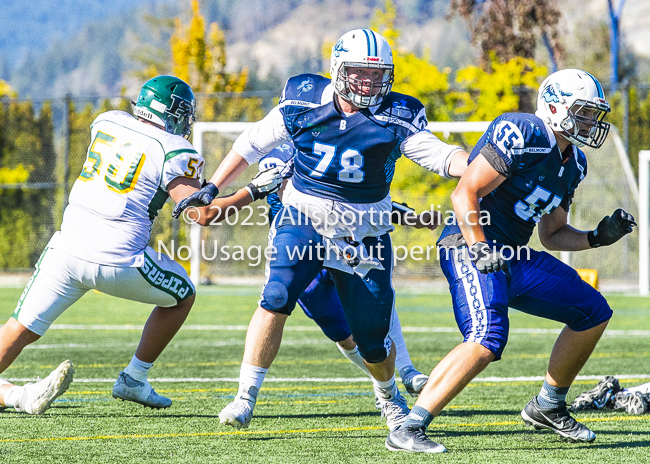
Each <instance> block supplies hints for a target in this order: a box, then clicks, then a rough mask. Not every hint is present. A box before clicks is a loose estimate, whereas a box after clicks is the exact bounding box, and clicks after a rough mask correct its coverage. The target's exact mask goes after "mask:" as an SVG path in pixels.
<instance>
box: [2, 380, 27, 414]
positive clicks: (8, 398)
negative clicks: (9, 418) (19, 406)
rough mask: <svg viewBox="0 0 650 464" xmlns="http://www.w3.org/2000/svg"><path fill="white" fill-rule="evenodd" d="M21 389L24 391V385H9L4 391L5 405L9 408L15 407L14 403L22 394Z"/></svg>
mask: <svg viewBox="0 0 650 464" xmlns="http://www.w3.org/2000/svg"><path fill="white" fill-rule="evenodd" d="M23 391H24V387H19V386H18V385H14V386H13V387H10V388H9V389H8V390H7V391H6V392H5V405H7V406H8V407H11V408H15V407H16V403H17V402H18V400H20V397H21V396H23Z"/></svg>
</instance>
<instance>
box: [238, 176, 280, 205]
mask: <svg viewBox="0 0 650 464" xmlns="http://www.w3.org/2000/svg"><path fill="white" fill-rule="evenodd" d="M282 180H283V179H282V174H280V170H279V169H278V168H271V169H267V170H266V171H261V172H258V173H257V175H256V176H255V177H253V180H251V183H250V184H248V185H247V186H246V190H248V193H250V194H251V197H253V201H255V200H259V199H261V198H264V197H266V196H267V195H268V194H270V193H273V192H277V191H278V190H280V187H282Z"/></svg>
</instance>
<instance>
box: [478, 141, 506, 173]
mask: <svg viewBox="0 0 650 464" xmlns="http://www.w3.org/2000/svg"><path fill="white" fill-rule="evenodd" d="M481 154H482V155H483V157H484V158H485V159H486V160H487V162H488V163H490V166H492V167H493V168H494V170H495V171H496V172H498V173H499V174H501V175H502V176H504V177H512V174H513V171H514V170H513V169H512V165H509V164H508V163H506V161H505V160H504V159H503V158H502V157H501V155H499V154H498V153H497V152H496V150H495V149H494V147H493V146H492V145H489V144H488V145H485V146H484V147H483V148H481Z"/></svg>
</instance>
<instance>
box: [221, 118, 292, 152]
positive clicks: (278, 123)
mask: <svg viewBox="0 0 650 464" xmlns="http://www.w3.org/2000/svg"><path fill="white" fill-rule="evenodd" d="M287 142H291V136H290V135H289V132H288V131H287V127H286V126H285V124H284V118H283V117H282V112H281V111H280V107H279V106H276V107H275V108H273V109H272V110H271V111H270V112H269V114H267V115H266V117H264V119H262V120H261V121H258V122H256V123H255V124H253V125H252V126H251V127H250V128H248V129H246V130H245V131H244V132H242V134H241V135H240V136H239V137H237V140H235V143H234V144H233V146H232V148H233V150H235V151H236V152H237V153H238V154H239V155H240V156H241V157H242V158H244V159H245V160H246V162H247V163H248V164H249V165H251V164H253V163H256V162H257V161H259V160H260V159H261V158H262V157H263V156H264V155H266V154H267V153H269V152H270V151H271V150H273V149H274V148H275V147H277V146H278V145H281V144H283V143H287Z"/></svg>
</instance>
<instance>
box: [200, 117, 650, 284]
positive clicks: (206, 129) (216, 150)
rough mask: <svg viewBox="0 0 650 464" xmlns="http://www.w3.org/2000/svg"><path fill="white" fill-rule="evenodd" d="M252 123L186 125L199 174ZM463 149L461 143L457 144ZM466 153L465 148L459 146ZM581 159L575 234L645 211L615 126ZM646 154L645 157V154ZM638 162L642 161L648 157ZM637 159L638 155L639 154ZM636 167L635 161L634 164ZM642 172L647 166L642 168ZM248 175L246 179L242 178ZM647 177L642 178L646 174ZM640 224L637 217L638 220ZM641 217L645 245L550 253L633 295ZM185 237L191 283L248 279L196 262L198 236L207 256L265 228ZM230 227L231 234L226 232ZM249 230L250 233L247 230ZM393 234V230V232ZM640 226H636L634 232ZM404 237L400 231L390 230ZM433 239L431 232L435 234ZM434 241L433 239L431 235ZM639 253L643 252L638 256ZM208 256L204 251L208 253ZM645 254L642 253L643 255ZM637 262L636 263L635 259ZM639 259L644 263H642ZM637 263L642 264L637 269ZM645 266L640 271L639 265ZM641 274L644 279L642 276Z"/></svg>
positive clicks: (438, 127) (451, 129) (477, 126)
mask: <svg viewBox="0 0 650 464" xmlns="http://www.w3.org/2000/svg"><path fill="white" fill-rule="evenodd" d="M252 124H253V123H249V122H196V123H194V125H193V127H192V132H193V143H194V147H195V148H196V150H197V151H198V152H199V153H201V154H202V155H203V156H204V158H206V166H205V169H204V174H205V175H206V176H207V177H210V176H211V175H212V173H213V172H214V170H215V169H216V167H217V166H218V164H219V162H220V161H221V160H222V159H223V157H224V156H225V155H226V153H227V152H228V151H229V150H230V148H231V147H232V144H233V142H234V141H235V140H236V138H237V137H238V136H239V134H241V133H242V132H243V131H245V130H246V129H247V128H248V127H250V126H251V125H252ZM489 125H490V122H489V121H454V122H439V121H436V122H430V123H429V125H428V126H427V129H428V130H430V131H431V132H433V133H435V134H437V135H439V136H442V139H443V140H446V139H448V138H449V137H450V135H452V134H458V135H457V136H456V140H465V138H466V136H465V135H461V134H467V133H471V134H470V135H469V136H468V137H471V138H469V140H476V139H477V138H478V136H480V134H482V133H483V132H485V130H487V128H488V126H489ZM463 144H465V145H468V144H467V143H463ZM465 148H466V149H467V150H469V149H471V145H468V146H466V147H465ZM584 151H585V153H586V156H587V164H588V175H587V177H586V178H585V180H584V181H583V182H582V183H581V184H580V187H579V188H578V189H577V191H576V197H575V201H574V203H573V205H572V207H571V211H570V222H571V224H572V225H573V226H574V227H576V228H578V229H581V230H590V229H593V228H594V227H596V225H597V224H598V222H599V221H600V220H601V219H602V217H603V216H606V215H609V214H611V213H612V212H613V211H614V210H615V209H616V208H623V209H625V210H626V211H628V212H630V213H631V214H633V215H634V216H635V217H637V215H639V213H640V212H641V213H643V211H645V214H646V215H647V213H648V208H647V203H646V207H645V208H639V202H640V201H642V199H643V198H645V199H646V201H647V199H648V194H647V187H648V182H647V180H646V181H645V184H643V183H642V182H641V185H642V186H645V188H646V190H644V191H645V192H646V193H645V196H644V194H643V193H641V194H640V192H639V188H638V186H637V183H636V178H635V176H634V173H633V170H632V167H631V165H630V162H629V159H628V156H627V153H626V152H625V149H624V145H623V142H622V140H621V137H620V135H619V133H618V131H617V130H616V128H615V127H612V130H611V131H610V135H609V137H608V139H607V141H606V143H605V145H603V147H602V148H601V149H599V150H594V149H589V148H585V149H584ZM647 153H650V151H648V152H647ZM644 159H646V160H647V159H648V156H647V155H646V157H645V158H644ZM640 160H641V156H640ZM640 165H641V161H640ZM644 166H645V167H646V169H647V168H648V164H647V162H646V164H645V165H644ZM249 169H250V171H248V172H247V173H244V174H242V176H241V178H240V179H238V180H237V182H235V183H233V185H232V187H233V188H240V187H243V186H245V185H246V183H247V181H248V179H249V178H250V177H252V175H253V173H254V171H256V169H255V168H254V167H251V168H249ZM246 176H249V177H246ZM646 179H647V174H646ZM646 218H647V216H646ZM639 220H640V221H642V217H641V216H639ZM647 222H648V221H647V219H646V222H645V224H646V228H645V233H646V239H645V242H643V243H645V245H646V247H645V248H644V247H643V243H641V242H640V241H637V240H636V238H635V237H630V236H626V237H624V238H623V239H622V240H620V242H619V243H616V244H614V245H612V246H610V247H601V248H598V249H595V250H588V251H584V252H571V253H553V254H554V255H555V256H557V257H558V258H560V259H562V260H563V261H564V262H566V263H567V264H570V265H572V266H573V267H575V268H585V269H597V270H598V272H599V277H600V281H601V288H603V289H604V290H626V291H634V290H637V289H639V290H640V291H643V290H644V289H646V291H647V284H646V287H644V286H643V285H641V279H643V278H645V282H647V280H648V278H647V275H648V274H647V270H648V265H647V259H648V258H647V257H648V251H647ZM190 227H191V230H190V233H189V236H190V248H191V251H192V253H191V258H190V277H191V279H192V281H193V282H194V283H195V284H198V283H199V282H200V281H201V277H202V275H206V276H214V275H228V276H230V275H232V276H241V275H251V272H254V270H251V269H249V268H245V267H243V265H242V266H239V267H237V266H236V265H234V264H233V263H220V264H219V265H216V264H214V263H212V264H211V263H207V262H206V260H202V252H203V250H202V238H203V239H204V240H205V239H206V238H209V239H210V240H207V241H206V243H207V245H206V246H207V247H208V248H210V247H211V246H212V245H210V243H212V242H214V243H215V246H214V247H213V248H212V249H210V250H209V253H211V252H216V251H218V250H216V247H217V245H216V240H217V239H218V246H223V245H226V244H228V243H229V241H230V243H232V244H236V243H242V244H244V245H251V244H256V245H262V244H265V243H266V235H267V232H268V231H267V230H263V229H264V228H263V227H259V228H248V229H247V230H243V229H236V228H235V229H233V228H232V227H210V228H209V229H210V230H208V231H206V230H202V229H201V227H200V226H199V225H197V224H192V225H191V226H190ZM231 229H233V230H231ZM251 229H255V230H251ZM398 230H399V229H398ZM642 230H643V226H641V227H640V231H642ZM395 233H396V234H398V233H404V232H398V231H396V232H395ZM436 237H437V233H436ZM433 238H435V237H433ZM530 245H531V246H532V247H533V248H537V249H540V248H541V244H540V243H539V239H538V237H537V234H534V235H533V237H532V239H531V244H530ZM641 250H644V251H643V252H642V253H640V251H641ZM209 253H207V254H208V255H209ZM644 253H645V254H644ZM639 258H641V259H639ZM643 259H645V260H646V261H643ZM642 261H643V262H645V263H646V264H644V265H642ZM643 266H645V267H643ZM432 269H433V266H431V267H430V268H426V272H425V267H423V268H422V275H421V276H420V275H418V276H417V277H422V278H425V277H426V276H430V275H431V272H432ZM435 270H436V271H439V269H438V268H437V267H436V268H435ZM240 273H241V274H240ZM644 276H645V277H644Z"/></svg>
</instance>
